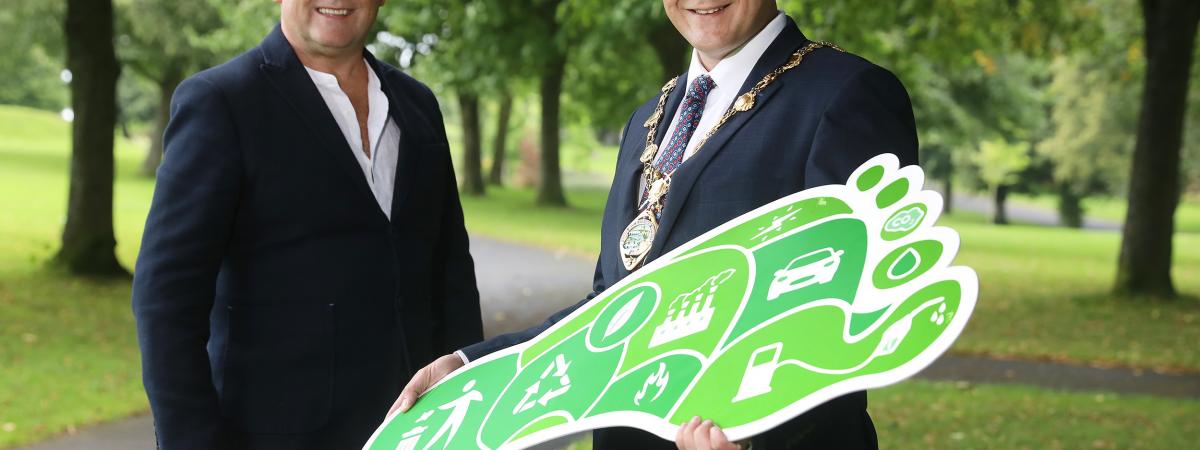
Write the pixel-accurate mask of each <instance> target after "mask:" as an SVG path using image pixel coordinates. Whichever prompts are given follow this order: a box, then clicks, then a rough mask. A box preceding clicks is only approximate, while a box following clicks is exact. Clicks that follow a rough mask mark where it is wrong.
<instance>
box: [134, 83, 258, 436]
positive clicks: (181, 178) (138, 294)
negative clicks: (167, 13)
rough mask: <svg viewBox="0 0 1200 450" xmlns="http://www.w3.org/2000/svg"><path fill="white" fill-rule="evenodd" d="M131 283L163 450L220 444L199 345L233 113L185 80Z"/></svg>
mask: <svg viewBox="0 0 1200 450" xmlns="http://www.w3.org/2000/svg"><path fill="white" fill-rule="evenodd" d="M163 148H164V153H163V161H162V165H161V166H160V167H159V169H158V173H157V180H156V184H155V188H154V197H153V200H152V203H151V205H150V214H149V216H148V217H147V219H146V227H145V232H144V234H143V236H142V247H141V252H140V254H139V256H138V260H137V265H136V268H135V272H134V280H133V313H134V317H135V319H136V321H137V333H138V344H139V346H140V347H141V353H142V380H143V383H144V384H145V387H146V394H147V396H148V397H149V400H150V406H151V410H152V412H153V414H154V422H155V433H156V435H157V438H158V442H159V446H160V447H159V448H162V449H184V448H187V449H191V448H195V449H212V448H224V447H226V446H227V445H226V442H225V441H224V439H225V438H226V436H227V435H226V432H227V430H226V426H225V424H224V421H223V419H222V417H221V408H220V404H219V402H218V399H217V394H216V390H215V388H214V385H213V380H212V375H211V369H210V365H209V358H208V353H207V351H206V348H205V347H206V345H207V343H208V338H209V314H210V311H211V310H212V307H213V301H214V295H215V290H216V279H217V273H218V270H219V268H220V265H221V261H222V259H223V256H224V252H225V250H226V248H227V247H228V244H229V241H230V236H231V235H232V228H233V223H234V216H235V213H236V210H237V206H238V201H239V193H240V192H241V175H240V174H241V171H242V168H241V163H240V153H239V149H238V145H237V138H236V130H235V127H234V125H233V123H232V116H231V110H230V108H229V107H228V105H227V104H225V102H224V100H223V97H222V95H221V93H220V92H219V90H218V89H217V88H216V87H215V86H214V85H213V84H211V83H210V82H208V81H206V80H204V79H202V78H195V77H194V78H191V79H189V80H187V81H185V82H184V83H182V84H181V85H180V86H179V87H178V89H176V91H175V95H174V98H173V99H172V102H171V118H170V121H169V122H168V125H167V130H166V134H165V136H164V144H163Z"/></svg>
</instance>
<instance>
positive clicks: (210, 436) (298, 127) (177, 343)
mask: <svg viewBox="0 0 1200 450" xmlns="http://www.w3.org/2000/svg"><path fill="white" fill-rule="evenodd" d="M365 57H366V58H367V60H368V62H369V64H370V66H371V68H372V69H374V70H375V72H376V73H377V74H378V76H379V78H380V81H381V82H382V86H383V90H384V92H385V94H386V95H387V96H388V100H389V102H390V105H391V108H390V111H389V112H388V113H389V115H390V117H391V118H392V120H394V121H395V123H396V124H397V126H398V127H399V128H400V150H399V157H398V160H399V162H398V164H397V171H396V184H395V196H394V200H393V204H392V216H391V217H392V220H391V221H389V220H388V218H387V216H385V215H384V213H383V211H382V210H381V209H380V208H379V205H378V203H377V202H376V200H375V197H374V196H373V195H372V193H371V191H370V189H369V187H368V185H367V182H366V179H365V177H364V175H363V173H362V170H361V169H360V168H359V165H358V164H357V162H356V160H355V158H354V155H353V154H352V153H351V152H352V151H358V149H353V150H352V149H350V148H349V145H348V144H347V143H346V140H345V138H344V137H343V135H342V133H341V132H340V131H339V129H338V126H337V124H336V122H335V121H334V119H333V116H332V115H331V113H330V112H329V109H328V108H327V107H326V105H325V103H324V101H323V100H322V99H321V96H320V94H319V93H318V91H317V89H316V87H315V86H314V85H313V83H312V81H311V79H310V77H309V75H308V74H307V73H306V72H305V70H304V67H303V65H302V64H301V63H300V61H299V59H297V58H296V55H295V53H294V51H293V50H292V47H291V46H290V45H289V44H288V42H287V40H286V39H285V38H284V36H283V34H282V33H281V32H280V30H279V28H278V27H276V28H275V30H274V31H273V32H272V33H271V34H270V35H268V36H267V37H266V39H265V40H263V42H262V44H261V45H259V46H258V47H256V48H254V49H252V50H250V51H248V52H246V53H244V54H242V55H241V56H238V57H236V58H234V59H233V60H231V61H229V62H227V63H225V64H222V65H220V66H217V67H214V68H211V69H208V70H205V71H203V72H200V73H199V74H196V75H195V76H193V77H191V78H189V79H188V80H186V81H184V82H183V84H181V85H180V86H179V88H178V89H177V90H176V92H175V96H174V98H173V99H172V103H171V120H170V123H169V125H168V126H167V131H166V136H165V154H164V159H163V163H162V166H161V167H160V168H159V170H158V179H157V185H156V187H155V192H154V200H153V203H152V205H151V208H150V215H149V217H148V218H147V220H146V229H145V235H144V237H143V241H142V248H141V254H140V256H139V257H138V261H137V269H136V274H135V276H134V287H133V311H134V315H135V316H136V318H137V328H138V342H139V344H140V345H141V350H142V364H143V378H144V383H145V386H146V393H147V395H148V396H149V399H150V405H151V409H152V410H153V412H154V419H155V428H156V433H157V436H158V440H159V445H160V447H161V448H165V449H205V450H213V449H225V448H253V449H266V448H286V449H304V448H312V449H351V448H359V447H361V446H362V445H363V443H364V442H366V440H367V438H369V437H370V435H371V432H372V431H373V430H374V428H375V426H376V425H378V424H379V422H380V421H382V420H383V418H384V416H385V414H386V413H387V409H388V407H389V406H390V404H391V403H392V401H394V400H395V398H396V396H397V395H399V392H400V390H401V388H403V386H404V384H405V383H406V382H407V381H408V379H409V378H410V377H411V375H412V374H413V373H414V371H415V369H417V368H420V367H423V366H424V365H426V364H427V363H429V362H430V361H432V360H433V358H435V357H437V356H439V355H443V354H446V353H449V352H452V351H454V349H457V348H459V347H461V346H463V345H466V344H469V343H472V342H478V341H479V340H480V339H482V324H481V320H480V315H479V294H478V292H477V290H476V287H475V274H474V267H473V263H472V261H471V256H470V254H469V253H468V249H467V245H468V244H467V234H466V230H465V229H464V226H463V216H462V209H461V207H460V205H459V199H458V193H457V186H456V183H455V179H454V170H453V168H452V166H451V162H450V154H449V150H448V147H447V143H446V134H445V130H444V127H443V124H442V118H441V113H440V112H439V110H438V104H437V101H436V99H435V98H434V96H433V93H432V92H430V90H429V89H428V88H426V87H425V86H424V85H422V84H421V83H419V82H417V81H416V80H413V79H412V78H410V77H408V76H407V75H405V74H403V73H401V72H400V71H398V70H396V69H395V68H393V67H390V66H388V65H386V64H383V63H380V62H378V61H376V60H375V59H374V58H373V57H372V56H371V55H370V54H369V53H365Z"/></svg>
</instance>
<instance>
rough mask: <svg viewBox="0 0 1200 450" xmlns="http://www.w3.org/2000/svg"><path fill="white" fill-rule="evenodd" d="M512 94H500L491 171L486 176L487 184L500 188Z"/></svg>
mask: <svg viewBox="0 0 1200 450" xmlns="http://www.w3.org/2000/svg"><path fill="white" fill-rule="evenodd" d="M512 102H513V99H512V93H510V92H508V91H507V90H505V91H504V92H503V93H502V94H500V108H499V109H500V111H499V112H498V114H497V115H496V137H495V139H494V140H493V141H492V169H491V172H490V173H489V174H488V182H490V183H492V184H494V185H497V186H500V185H502V184H504V157H505V154H506V153H507V152H506V151H505V147H506V146H507V145H508V122H509V119H511V118H512Z"/></svg>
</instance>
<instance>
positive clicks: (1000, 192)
mask: <svg viewBox="0 0 1200 450" xmlns="http://www.w3.org/2000/svg"><path fill="white" fill-rule="evenodd" d="M1007 201H1008V186H1006V185H1001V186H997V187H996V191H995V193H994V195H993V196H992V223H994V224H996V225H1008V210H1007V209H1005V203H1007Z"/></svg>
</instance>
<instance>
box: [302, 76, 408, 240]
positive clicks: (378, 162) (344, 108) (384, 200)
mask: <svg viewBox="0 0 1200 450" xmlns="http://www.w3.org/2000/svg"><path fill="white" fill-rule="evenodd" d="M363 65H364V66H366V68H367V108H368V110H367V137H368V138H369V139H370V140H371V142H370V143H369V144H370V146H371V147H370V148H371V156H370V157H368V156H367V155H366V154H365V153H363V150H362V148H363V142H362V134H361V133H360V132H359V128H358V116H357V115H356V114H355V113H354V105H353V104H351V103H350V97H349V96H348V95H346V93H345V92H344V91H342V87H341V86H340V85H338V80H337V77H336V76H334V75H333V74H329V73H325V72H321V71H318V70H313V69H312V68H310V67H308V66H305V67H304V70H307V71H308V76H309V77H310V78H312V81H313V84H315V85H316V86H317V91H318V92H320V93H321V98H322V99H323V100H325V106H328V107H329V112H330V113H331V114H333V119H334V121H336V122H337V125H338V128H339V129H341V130H342V136H343V137H345V138H346V144H348V145H349V146H350V151H351V152H353V153H354V159H355V160H356V161H358V165H359V167H361V168H362V171H363V176H364V177H366V179H367V185H368V186H370V187H371V192H372V193H373V194H375V201H376V202H378V203H379V209H381V210H382V211H383V214H384V215H386V216H387V217H388V219H389V220H391V218H392V194H393V190H394V188H395V186H396V159H397V157H398V156H399V154H400V127H398V126H396V122H394V121H392V119H391V116H389V115H388V108H389V106H390V105H389V102H388V98H387V95H385V94H384V93H383V87H382V84H381V83H380V82H379V76H378V75H376V74H375V70H374V69H372V68H371V65H370V64H367V60H366V59H364V60H363Z"/></svg>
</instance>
